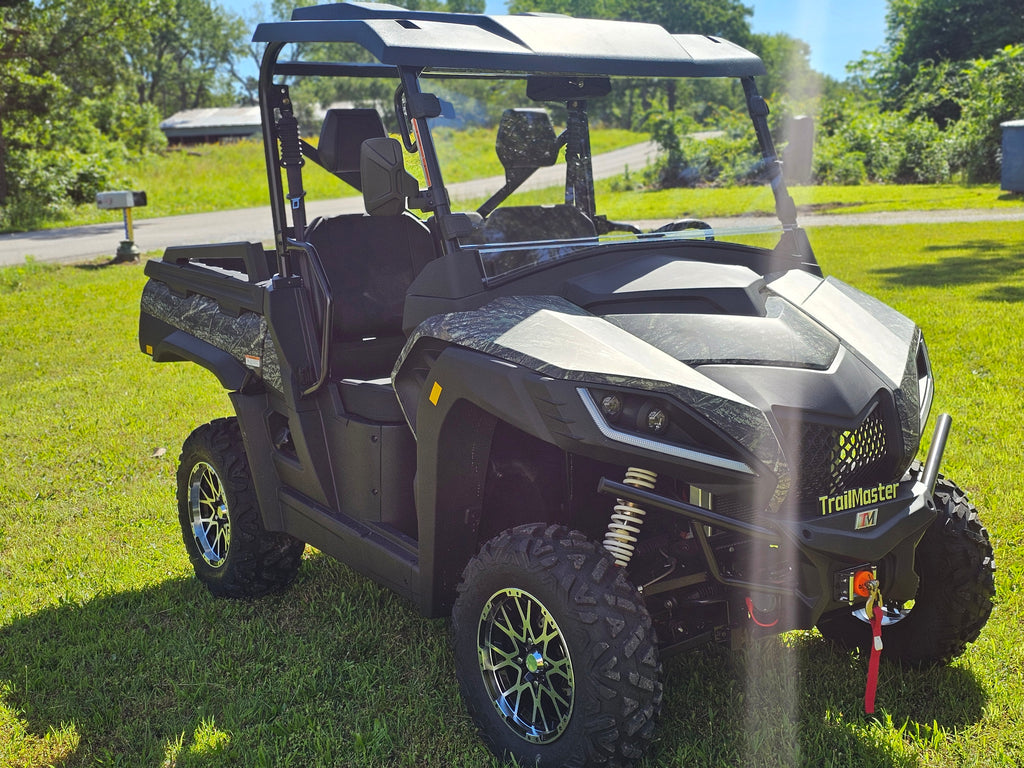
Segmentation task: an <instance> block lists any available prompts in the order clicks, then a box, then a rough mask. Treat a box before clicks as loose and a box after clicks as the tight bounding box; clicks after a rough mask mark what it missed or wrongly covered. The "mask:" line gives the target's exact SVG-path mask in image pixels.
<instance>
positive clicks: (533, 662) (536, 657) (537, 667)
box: [525, 651, 544, 674]
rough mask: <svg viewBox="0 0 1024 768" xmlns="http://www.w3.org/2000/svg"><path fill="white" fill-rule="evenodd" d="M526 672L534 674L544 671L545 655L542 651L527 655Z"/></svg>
mask: <svg viewBox="0 0 1024 768" xmlns="http://www.w3.org/2000/svg"><path fill="white" fill-rule="evenodd" d="M525 664H526V671H527V672H530V673H532V674H537V673H538V672H543V671H544V655H543V654H542V653H541V652H540V651H534V652H533V653H528V654H526V661H525Z"/></svg>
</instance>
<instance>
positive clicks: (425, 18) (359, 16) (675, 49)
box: [253, 3, 813, 284]
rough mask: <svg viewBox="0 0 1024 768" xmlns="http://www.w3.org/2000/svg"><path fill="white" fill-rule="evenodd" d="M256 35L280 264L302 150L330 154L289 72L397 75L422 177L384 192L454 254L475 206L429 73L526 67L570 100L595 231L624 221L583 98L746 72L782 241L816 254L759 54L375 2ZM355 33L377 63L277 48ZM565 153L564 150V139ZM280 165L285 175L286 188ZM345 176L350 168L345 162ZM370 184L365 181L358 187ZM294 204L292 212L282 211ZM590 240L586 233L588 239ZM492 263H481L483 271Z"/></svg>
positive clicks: (541, 88) (571, 180)
mask: <svg viewBox="0 0 1024 768" xmlns="http://www.w3.org/2000/svg"><path fill="white" fill-rule="evenodd" d="M253 41H254V42H261V43H266V46H267V47H266V50H265V52H264V56H263V61H262V65H261V69H260V87H259V95H260V104H261V111H262V121H263V137H264V147H265V151H266V155H267V158H266V159H267V174H268V182H269V187H270V197H271V212H272V217H273V224H274V233H275V248H276V251H277V257H278V267H279V273H280V274H281V275H283V276H290V275H293V274H295V271H294V265H293V263H292V262H293V259H292V258H291V256H290V255H289V252H290V251H294V250H295V249H297V248H300V247H302V246H301V244H302V243H303V242H304V241H305V239H306V238H305V235H306V231H307V226H308V222H307V217H306V211H305V199H304V198H305V192H304V191H303V187H302V174H301V167H302V165H303V164H304V163H305V160H306V159H309V160H312V161H313V162H316V163H318V164H321V165H323V163H322V162H321V160H320V157H319V153H318V151H317V148H316V147H314V146H312V145H311V144H309V143H308V142H305V141H303V140H302V139H300V138H299V133H298V121H297V119H296V116H295V115H294V114H293V111H292V105H291V101H290V97H289V92H288V86H287V85H286V84H285V83H284V82H282V80H283V79H284V78H287V77H290V76H326V77H332V76H333V77H376V78H391V79H394V80H396V81H397V84H396V89H395V100H394V101H395V119H396V120H397V122H398V124H399V126H400V135H401V136H402V141H403V143H404V144H405V148H406V150H407V151H410V152H413V151H415V152H417V153H418V154H419V157H420V161H421V163H422V166H423V177H424V179H425V188H424V189H419V187H418V186H415V188H414V187H413V186H412V184H411V177H409V176H408V174H405V172H404V168H402V167H400V166H401V157H400V156H399V158H398V166H399V167H391V168H388V169H385V170H384V172H383V173H382V174H375V176H376V177H377V178H378V179H380V178H383V179H384V181H383V182H379V181H378V182H376V184H377V186H378V187H379V185H380V183H383V184H384V185H385V187H387V186H388V185H390V189H388V188H386V189H384V190H383V192H381V190H379V189H378V190H377V192H379V193H381V194H384V195H385V196H387V195H391V196H392V197H393V198H395V199H403V198H404V199H405V200H406V201H407V205H408V207H409V208H415V209H418V210H421V211H423V212H426V213H428V214H431V215H432V222H431V223H432V230H433V231H434V233H435V237H436V240H437V244H438V248H439V252H440V254H442V255H454V254H456V253H458V252H459V251H464V250H467V249H474V250H479V246H480V245H481V244H480V243H479V242H475V243H474V241H473V237H472V235H473V233H474V229H475V225H476V224H478V223H479V217H476V218H474V216H475V214H466V213H459V212H453V211H452V207H451V202H450V199H449V195H448V192H447V190H446V187H445V182H444V177H443V171H442V168H441V166H440V163H439V161H438V153H437V151H436V149H435V146H434V139H433V136H432V134H431V130H430V127H429V126H428V121H429V120H431V119H433V118H438V117H442V116H445V115H446V107H447V105H446V104H445V103H443V102H442V101H441V100H440V99H439V98H438V97H437V96H436V95H435V94H434V93H432V92H431V90H430V89H429V87H425V86H426V85H427V81H429V79H430V78H432V77H485V78H486V77H494V76H496V75H497V74H498V73H501V75H502V76H503V77H514V78H522V79H525V80H526V83H527V94H528V96H529V97H530V98H531V99H533V100H535V101H558V102H561V103H563V104H564V105H565V107H566V110H567V115H568V125H567V127H566V130H565V131H564V132H563V134H562V135H561V136H560V137H558V139H557V141H558V145H559V147H560V146H563V145H564V146H565V152H566V165H567V173H566V191H565V199H566V204H567V206H571V207H572V208H575V209H576V210H578V211H580V212H582V213H583V214H584V215H585V216H587V217H588V218H589V219H590V220H592V221H593V222H594V226H595V234H596V235H602V234H606V233H607V232H608V231H610V230H613V229H623V228H625V229H628V227H623V226H621V225H616V224H614V223H611V222H607V221H606V220H603V218H602V217H600V216H597V215H596V211H595V204H594V180H593V172H592V168H591V165H590V147H589V127H588V124H587V112H586V99H587V98H589V97H593V96H600V95H604V94H605V93H607V89H608V87H609V86H608V84H609V78H611V77H643V78H668V77H672V78H677V77H737V78H739V79H740V81H741V82H742V85H743V90H744V95H745V99H746V104H747V109H748V112H749V114H750V116H751V118H752V120H753V124H754V128H755V132H756V134H757V139H758V144H759V148H760V152H761V156H762V166H763V169H764V172H765V175H766V176H767V177H768V178H769V180H770V182H771V186H772V190H773V193H774V198H775V207H776V212H777V214H778V217H779V220H780V221H781V223H782V226H783V237H782V240H781V241H780V243H779V246H778V247H777V249H776V251H777V252H778V251H780V250H781V252H784V253H787V254H788V255H792V256H797V257H800V258H801V259H803V260H806V261H813V254H812V253H811V249H810V246H809V244H808V242H807V239H806V237H805V236H804V234H803V231H802V230H800V228H799V227H798V225H797V222H796V210H795V206H794V205H793V202H792V199H791V198H790V196H789V194H788V192H787V190H786V187H785V183H784V181H783V179H782V173H781V163H780V162H779V160H778V157H777V154H776V150H775V146H774V143H773V140H772V137H771V133H770V131H769V127H768V121H767V117H768V108H767V104H766V103H765V101H764V99H763V98H762V97H761V96H760V95H759V94H758V91H757V88H756V85H755V83H754V78H755V77H756V76H758V75H762V74H764V73H765V69H764V65H763V63H762V62H761V60H760V59H759V58H758V57H757V56H755V55H754V54H752V53H750V52H749V51H746V50H745V49H743V48H741V47H739V46H736V45H734V44H732V43H730V42H728V41H725V40H721V39H719V38H715V37H709V36H705V35H692V34H687V35H674V34H670V33H668V32H667V31H665V30H664V29H663V28H662V27H660V26H657V25H652V24H644V23H635V22H621V21H606V20H594V19H583V20H581V19H572V18H570V17H564V16H559V15H552V14H523V15H516V16H485V15H477V14H451V13H438V12H428V11H409V10H407V9H404V8H399V7H396V6H391V5H385V4H377V3H336V4H331V5H320V6H312V7H306V8H298V9H296V10H295V11H294V12H293V14H292V19H291V20H290V21H286V22H276V23H266V24H260V25H259V26H258V27H257V29H256V32H255V34H254V36H253ZM303 43H349V44H355V45H358V46H360V47H362V48H363V49H365V50H366V51H367V52H368V53H369V54H371V55H372V56H373V57H374V59H376V61H375V62H362V61H351V60H349V61H320V60H306V59H300V60H281V59H280V57H281V55H282V52H283V51H285V50H286V47H287V46H288V45H289V44H303ZM556 151H557V148H556ZM282 169H284V174H285V177H286V179H287V189H288V192H287V194H285V191H284V184H283V179H282ZM532 170H536V168H530V167H527V168H526V169H525V170H523V169H518V170H517V169H512V168H509V167H508V166H506V176H507V183H506V188H505V189H503V190H499V192H498V193H496V194H495V195H494V196H493V197H492V199H491V200H489V201H488V203H487V204H485V206H484V208H482V209H481V210H482V212H483V213H484V215H487V214H488V213H490V212H491V211H493V210H494V208H495V207H496V206H497V205H498V204H500V202H501V201H502V200H503V199H504V198H503V197H502V194H504V195H505V196H507V194H509V193H510V192H511V191H513V190H514V189H515V187H516V186H517V185H518V183H519V181H520V179H521V177H524V176H528V175H529V173H531V172H532ZM336 175H339V177H341V178H343V179H344V178H345V177H344V176H342V175H341V174H336ZM363 191H364V193H365V191H366V190H363ZM288 209H291V224H289V223H288V216H287V210H288ZM584 245H585V243H584ZM487 280H488V275H487V269H486V266H485V267H484V282H485V284H486V283H487Z"/></svg>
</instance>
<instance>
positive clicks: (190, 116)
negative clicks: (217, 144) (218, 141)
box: [160, 106, 260, 138]
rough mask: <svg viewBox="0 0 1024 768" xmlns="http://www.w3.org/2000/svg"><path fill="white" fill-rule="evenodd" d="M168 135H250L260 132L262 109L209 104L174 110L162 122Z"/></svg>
mask: <svg viewBox="0 0 1024 768" xmlns="http://www.w3.org/2000/svg"><path fill="white" fill-rule="evenodd" d="M160 130H161V131H163V132H164V134H166V135H167V137H168V138H184V137H188V136H211V135H218V136H249V135H251V134H254V133H259V132H260V108H259V107H258V106H257V107H210V108H207V109H185V110H182V111H181V112H175V113H174V114H173V115H171V116H170V117H168V118H167V119H166V120H163V121H162V122H161V123H160Z"/></svg>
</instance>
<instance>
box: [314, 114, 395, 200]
mask: <svg viewBox="0 0 1024 768" xmlns="http://www.w3.org/2000/svg"><path fill="white" fill-rule="evenodd" d="M387 135H388V134H387V131H385V130H384V122H383V121H382V120H381V118H380V114H378V112H377V110H375V109H329V110H327V114H326V115H324V122H323V125H322V126H321V128H320V144H319V146H318V147H317V151H318V152H319V154H320V162H321V164H322V165H323V167H324V168H326V169H327V170H328V171H330V172H331V173H335V174H339V175H340V174H356V179H357V180H358V174H359V149H360V147H362V145H363V142H364V141H365V140H366V139H379V138H384V137H386V136H387ZM356 186H357V187H358V184H357V185H356Z"/></svg>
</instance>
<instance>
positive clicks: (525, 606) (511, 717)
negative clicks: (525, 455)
mask: <svg viewBox="0 0 1024 768" xmlns="http://www.w3.org/2000/svg"><path fill="white" fill-rule="evenodd" d="M452 637H453V644H454V647H455V669H456V674H457V676H458V679H459V684H460V687H461V690H462V695H463V699H464V700H465V702H466V706H467V708H468V709H469V711H470V713H471V714H472V715H473V718H474V719H475V720H476V723H477V725H478V726H479V728H480V732H481V735H482V737H483V738H484V740H485V741H486V742H487V743H488V744H489V745H490V746H491V748H492V749H493V750H494V751H495V752H496V753H497V754H500V755H503V756H505V757H506V758H514V759H516V760H517V761H518V762H519V764H520V765H530V766H551V767H554V766H558V767H559V768H562V767H563V766H567V767H573V766H575V767H576V768H580V767H581V766H625V765H629V764H631V763H632V762H633V761H635V760H636V759H638V758H639V757H640V755H641V754H642V752H643V749H644V747H645V745H646V743H647V742H648V741H649V740H650V738H651V735H652V733H653V731H654V723H655V718H656V717H657V713H658V709H659V707H660V705H661V696H662V685H661V681H660V676H661V665H660V662H659V660H658V648H657V644H656V641H655V637H654V630H653V629H652V627H651V617H650V615H649V614H648V612H647V609H646V607H645V606H644V604H643V601H642V600H641V598H640V594H639V592H638V591H637V589H636V587H634V586H633V585H632V584H631V583H630V582H629V581H628V579H627V578H626V575H625V572H624V571H623V570H622V569H621V568H618V567H616V566H615V564H614V561H613V560H612V558H611V556H610V555H609V554H608V553H607V552H606V551H605V550H604V549H603V548H602V547H601V546H600V545H599V544H597V543H596V542H593V541H591V540H589V539H587V538H586V537H585V536H584V535H583V534H582V533H579V532H577V531H571V530H569V529H568V528H565V527H562V526H547V525H545V524H543V523H538V524H532V525H524V526H519V527H517V528H513V529H512V530H509V531H505V532H504V533H501V534H499V535H498V536H496V537H495V538H493V539H491V540H490V541H489V542H487V543H486V544H484V546H483V547H482V548H481V549H480V552H479V553H478V554H477V555H476V556H475V557H474V558H473V559H472V560H470V562H469V564H468V565H467V566H466V569H465V571H464V572H463V577H462V583H461V584H460V586H459V596H458V599H457V600H456V602H455V607H454V609H453V611H452Z"/></svg>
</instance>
